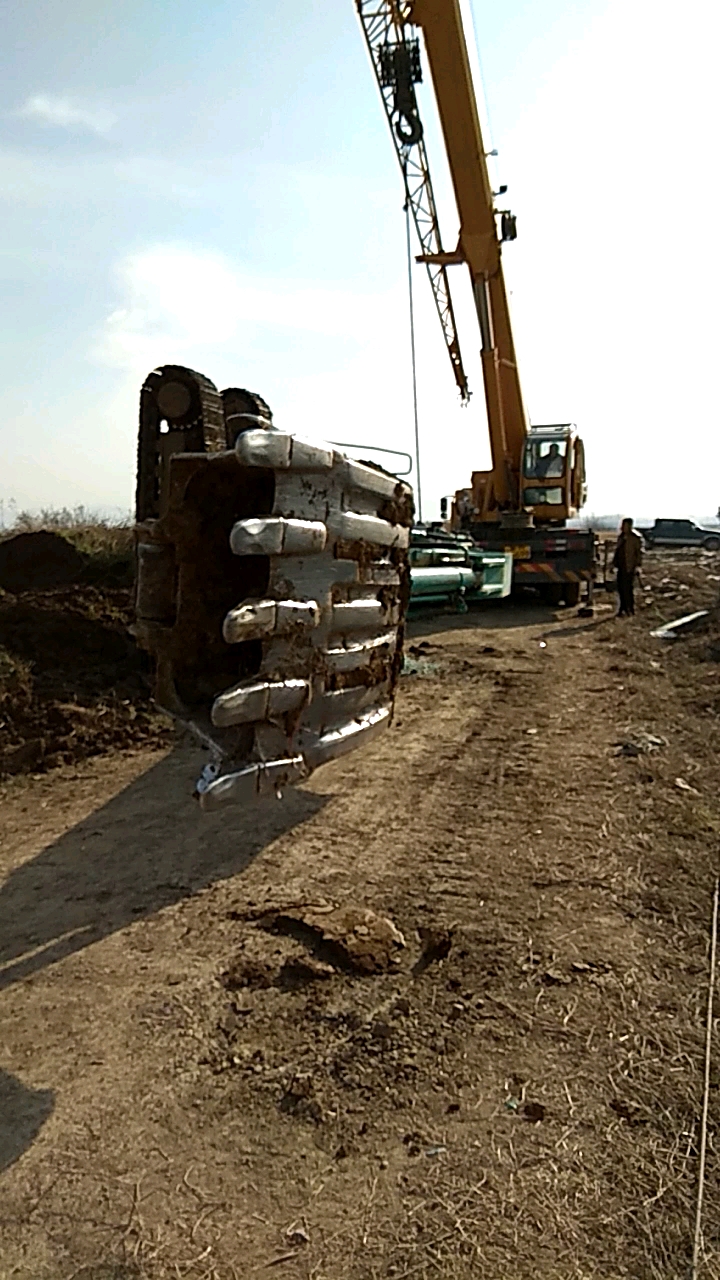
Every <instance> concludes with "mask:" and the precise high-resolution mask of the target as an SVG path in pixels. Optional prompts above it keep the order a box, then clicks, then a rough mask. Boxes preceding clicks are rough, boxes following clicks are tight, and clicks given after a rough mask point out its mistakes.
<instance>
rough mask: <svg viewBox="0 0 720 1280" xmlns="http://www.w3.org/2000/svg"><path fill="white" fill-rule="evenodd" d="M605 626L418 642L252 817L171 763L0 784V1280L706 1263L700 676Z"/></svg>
mask: <svg viewBox="0 0 720 1280" xmlns="http://www.w3.org/2000/svg"><path fill="white" fill-rule="evenodd" d="M680 576H682V575H680ZM685 598H686V597H685ZM674 611H675V612H676V613H677V612H678V609H677V608H676V607H675V609H674ZM610 613H611V611H610V609H609V606H607V605H604V604H603V605H602V607H601V610H600V611H599V613H598V615H597V617H596V618H595V619H594V620H593V621H591V622H584V621H581V620H579V619H577V618H576V617H573V616H570V615H568V617H567V618H564V617H563V616H562V614H558V615H549V614H548V615H543V614H542V613H539V612H538V611H537V610H532V611H522V610H519V609H513V608H510V609H508V608H506V607H498V608H496V609H492V608H488V609H487V610H486V611H483V612H482V613H480V614H473V615H470V616H469V617H467V618H465V619H462V618H460V619H458V618H455V617H451V618H450V617H448V618H441V619H434V620H429V621H425V622H422V623H415V624H413V628H412V636H411V640H410V644H411V646H412V648H411V651H410V657H411V659H412V663H411V668H412V669H413V670H414V674H409V675H407V676H405V677H404V678H403V681H402V688H401V694H400V698H399V704H398V711H397V716H396V721H395V724H394V726H393V728H392V730H391V731H390V733H389V734H388V735H386V737H385V739H384V740H382V741H381V742H379V743H378V744H376V745H375V746H373V747H371V748H369V749H367V750H366V751H364V752H362V753H360V754H358V755H357V756H355V757H351V758H349V759H348V760H347V761H339V762H337V763H336V764H334V765H331V766H329V767H327V768H325V769H324V770H322V771H320V773H319V774H318V775H316V776H315V777H314V778H313V779H312V780H311V782H310V783H309V784H308V785H307V786H306V787H305V788H304V789H302V790H300V791H298V792H296V793H294V794H291V795H288V796H287V797H286V798H285V799H283V800H282V802H279V803H273V804H271V805H268V806H267V807H265V808H262V809H260V810H257V811H254V812H252V813H249V814H243V813H237V812H233V811H228V813H227V815H217V816H215V815H214V816H212V817H202V816H201V815H200V814H199V813H198V812H197V811H196V810H195V808H194V807H193V805H192V803H191V801H190V799H189V791H190V789H191V784H192V782H193V780H194V777H195V775H196V773H197V771H198V768H199V765H200V763H201V762H202V756H201V755H199V754H198V753H196V752H194V751H193V750H192V749H189V748H187V747H186V748H182V749H179V750H175V751H173V752H170V753H164V752H162V751H157V750H154V751H153V750H143V751H139V752H136V753H135V754H124V755H119V756H115V757H112V756H110V757H100V758H98V759H95V760H92V761H86V762H84V763H81V764H79V765H74V766H71V767H66V768H63V769H58V770H55V771H53V772H50V773H48V774H46V775H42V776H36V777H30V778H26V779H15V780H14V781H13V783H12V784H11V785H8V786H7V787H6V788H5V790H4V793H3V798H2V844H1V845H0V868H1V869H2V873H3V876H4V880H3V882H2V886H1V888H0V988H2V990H0V1018H1V1019H2V1021H1V1026H2V1057H1V1058H0V1065H1V1066H2V1068H3V1071H1V1072H0V1110H1V1111H2V1116H3V1125H2V1127H0V1168H4V1169H5V1172H4V1173H3V1174H1V1175H0V1178H1V1180H2V1181H1V1184H0V1185H2V1195H1V1196H0V1237H1V1240H2V1244H1V1247H0V1277H2V1280H10V1277H11V1276H12V1277H13V1280H70V1277H73V1278H74V1280H141V1278H145V1277H147V1280H166V1278H168V1277H173V1278H177V1277H183V1278H184V1277H187V1278H188V1280H201V1278H203V1280H240V1278H241V1277H243V1278H244V1277H246V1276H254V1275H257V1276H259V1277H263V1276H268V1277H270V1276H274V1275H278V1276H287V1277H290V1278H292V1280H295V1278H296V1277H297V1278H302V1280H311V1278H312V1280H366V1278H367V1280H370V1278H371V1277H373V1278H375V1277H377V1278H379V1277H395V1280H400V1278H401V1277H402V1278H404V1277H410V1276H412V1277H413V1278H421V1277H431V1276H432V1277H437V1276H442V1277H462V1278H463V1280H464V1278H465V1277H468V1278H469V1277H471V1276H472V1277H481V1278H482V1280H498V1278H499V1277H501V1276H502V1277H504V1278H506V1280H526V1277H527V1278H528V1280H529V1278H530V1277H543V1278H545V1277H547V1278H548V1280H549V1278H550V1277H553V1280H557V1278H558V1277H568V1280H569V1278H570V1277H574V1278H577V1280H580V1278H581V1277H582V1278H583V1280H584V1278H585V1277H587V1278H589V1277H599V1276H602V1277H603V1280H614V1278H615V1277H621V1276H628V1277H629V1276H632V1277H635V1278H638V1277H661V1276H662V1277H663V1280H668V1278H669V1277H675V1276H678V1277H679V1276H684V1275H686V1274H687V1265H688V1258H689V1252H690V1249H691V1246H692V1228H693V1214H694V1197H695V1191H696V1180H697V1164H698V1160H697V1156H698V1142H699V1135H698V1121H699V1116H700V1111H701V1099H702V1056H703V1038H704V1016H705V1000H706V984H707V940H708V929H709V921H710V906H711V896H712V889H713V883H714V876H715V875H716V873H717V847H718V833H719V832H720V800H719V799H718V794H717V753H718V744H719V742H720V728H719V725H720V721H719V720H718V715H719V714H720V694H719V693H718V677H717V671H718V668H717V663H716V662H712V661H701V659H702V658H703V657H707V654H706V653H705V651H704V650H703V651H702V652H701V651H700V649H697V651H695V650H692V652H691V651H690V650H689V649H688V648H687V647H685V648H684V649H683V652H682V653H679V652H678V651H677V649H668V648H662V647H661V646H660V645H659V644H658V642H656V641H653V640H651V639H650V638H649V636H648V626H647V621H646V620H645V618H644V617H643V616H640V617H638V619H637V620H634V621H633V622H630V623H627V624H626V623H618V622H615V621H614V620H612V619H611V616H610ZM648 616H649V614H648ZM648 735H650V737H648ZM652 739H656V741H652ZM622 743H624V744H626V745H625V746H618V744H622ZM337 907H340V908H342V909H343V912H344V914H341V915H338V913H337V912H336V911H335V910H334V909H335V908H337ZM368 910H370V911H371V912H373V913H375V916H376V917H378V918H379V920H380V923H378V920H376V919H375V917H373V916H367V915H366V914H365V915H364V914H363V913H364V912H365V913H366V912H367V911H368ZM383 920H389V921H391V922H392V926H393V929H392V930H389V927H388V926H387V925H383V924H382V921H383ZM343 922H344V924H343ZM333 924H334V926H335V930H336V932H335V935H334V936H333V937H332V938H331V937H330V934H331V932H332V930H331V928H330V925H333ZM358 924H359V932H358V930H357V928H356V930H355V933H354V935H353V937H354V938H355V941H356V942H357V939H358V937H360V938H362V939H365V942H366V943H367V948H366V951H365V952H364V953H363V954H364V958H362V959H361V960H360V961H358V959H357V956H356V955H354V953H353V952H352V950H348V948H347V946H345V945H344V944H343V939H342V937H341V936H340V935H341V934H342V929H343V927H345V928H346V930H347V932H348V933H350V932H351V931H352V927H353V925H355V926H357V925H358ZM363 930H365V932H364V933H363ZM395 930H397V931H399V933H400V934H401V935H402V941H401V940H400V939H398V938H397V935H396V934H395V932H394V931H395ZM338 931H339V932H338ZM375 933H377V935H378V938H379V939H380V942H379V943H378V944H377V946H375V947H374V946H373V937H374V935H375ZM338 938H340V941H338ZM388 938H390V942H388ZM403 943H404V945H402V944H403ZM718 1083H720V1076H719V1075H718V1074H717V1070H716V1071H715V1074H714V1076H713V1090H712V1097H711V1120H712V1121H713V1122H716V1121H717V1119H718V1105H717V1088H718ZM711 1129H712V1125H711ZM707 1176H708V1190H707V1192H706V1204H707V1214H706V1220H705V1256H706V1263H705V1272H704V1275H706V1276H718V1275H720V1235H719V1234H718V1233H719V1232H720V1211H719V1208H718V1206H720V1197H719V1196H718V1191H719V1190H720V1178H719V1176H718V1168H717V1155H716V1151H715V1148H714V1146H713V1145H712V1144H711V1150H710V1158H709V1166H708V1175H707Z"/></svg>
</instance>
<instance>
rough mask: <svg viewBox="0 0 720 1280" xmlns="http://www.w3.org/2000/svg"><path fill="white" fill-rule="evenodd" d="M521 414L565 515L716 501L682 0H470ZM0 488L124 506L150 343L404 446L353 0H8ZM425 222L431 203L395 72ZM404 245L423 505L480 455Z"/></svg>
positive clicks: (0, 500)
mask: <svg viewBox="0 0 720 1280" xmlns="http://www.w3.org/2000/svg"><path fill="white" fill-rule="evenodd" d="M473 9H474V19H475V29H476V35H477V42H478V46H479V52H480V58H481V62H482V68H483V74H484V81H485V95H486V99H487V106H488V111H489V118H490V122H491V125H492V135H491V137H489V138H488V145H489V146H494V147H497V148H498V151H499V160H498V170H497V176H498V178H499V180H500V181H502V182H505V183H507V184H508V187H509V190H508V195H507V201H508V204H509V207H510V208H512V209H513V211H514V212H515V213H516V215H517V218H518V240H517V241H516V242H515V243H514V244H511V245H508V246H507V247H506V249H505V251H504V263H505V268H506V273H507V277H508V283H509V287H510V289H511V292H512V296H511V305H512V313H513V321H514V327H515V334H516V343H517V347H518V356H519V361H520V372H521V377H522V382H523V388H524V393H525V399H526V403H527V406H528V410H529V412H530V416H531V419H532V421H533V422H536V423H539V422H566V421H573V422H576V423H577V425H578V427H579V430H580V433H581V434H582V436H583V437H584V439H585V443H586V449H587V455H588V469H589V480H590V500H589V503H588V508H587V510H588V511H594V512H596V513H600V512H603V511H613V512H619V511H624V512H629V513H631V514H635V515H636V516H638V515H643V516H654V515H666V516H668V515H686V514H691V513H695V514H711V513H713V512H714V511H715V510H716V508H717V507H718V504H719V503H720V466H719V465H718V464H719V463H720V458H719V456H718V455H719V453H720V444H719V443H718V441H719V439H720V423H719V422H718V408H717V397H716V391H715V383H716V372H715V368H716V361H717V350H718V342H719V339H720V332H719V326H718V320H717V311H718V305H719V303H718V297H719V293H720V279H719V277H720V271H719V269H718V268H719V256H720V255H719V251H718V232H717V228H718V225H719V224H720V191H719V184H718V177H717V143H716V132H717V118H718V107H717V90H716V88H715V85H716V83H717V71H716V61H717V47H718V36H719V35H720V31H719V30H718V27H719V26H720V21H719V20H718V18H717V16H716V15H717V8H716V5H715V4H713V3H711V2H710V0H686V2H685V3H684V4H683V5H682V6H678V5H677V4H675V3H673V4H670V3H669V0H654V2H653V3H650V2H649V0H584V2H583V3H571V2H570V0H504V2H503V4H498V3H497V0H473ZM3 28H4V39H3V42H2V48H1V49H0V69H1V70H2V76H1V77H0V129H1V133H0V202H1V203H2V219H3V229H4V230H3V236H2V240H1V242H0V281H1V287H2V297H3V306H2V341H1V343H0V353H1V355H0V358H1V359H2V362H3V369H2V377H3V382H2V388H3V390H2V406H3V412H2V416H1V418H0V504H2V506H0V512H2V511H3V510H4V511H5V513H6V516H7V512H8V510H9V504H10V502H11V500H13V501H14V502H15V503H16V504H17V506H18V507H19V508H23V507H29V508H33V509H37V508H40V507H44V506H48V505H54V506H72V505H75V504H78V503H83V504H85V505H86V506H88V507H90V508H95V509H104V510H118V511H127V510H129V509H130V507H131V505H132V497H133V490H134V468H135V450H136V430H137V400H138V394H139V390H140V385H141V383H142V381H143V379H144V377H145V375H146V374H147V373H148V372H149V371H150V370H151V369H152V368H154V367H155V366H156V365H157V364H166V363H180V364H187V365H190V366H191V367H194V368H196V369H198V370H200V371H201V372H202V373H204V374H206V375H207V376H208V377H210V378H212V380H213V381H214V382H215V383H216V385H217V386H218V387H219V388H222V387H225V386H228V385H241V386H247V387H249V388H251V389H253V390H256V391H258V392H260V394H261V395H263V396H264V397H265V399H266V400H268V401H269V403H270V404H271V405H272V407H273V410H274V412H275V421H276V423H277V424H278V425H279V426H282V427H283V428H285V429H288V430H298V431H302V432H305V433H308V432H309V433H311V434H314V435H320V436H325V437H326V438H329V439H332V440H347V441H356V440H357V441H362V442H363V443H366V444H368V445H387V446H389V447H391V448H396V449H406V450H408V451H410V450H411V449H412V447H413V446H412V440H413V421H412V399H411V381H410V360H409V336H408V300H407V281H406V261H405V227H404V217H403V213H402V201H403V194H402V185H401V179H400V174H399V171H398V168H397V162H396V160H395V155H394V151H393V147H392V143H391V140H390V137H389V133H388V130H387V125H386V122H385V118H384V114H383V112H382V108H381V103H380V99H379V95H378V92H377V89H376V86H375V81H374V77H373V74H372V70H371V68H370V65H369V62H368V59H367V55H366V52H365V47H364V42H363V39H362V34H361V31H360V27H359V24H358V20H357V17H356V14H355V6H354V3H353V0H306V3H303V4H298V3H297V0H262V2H261V0H254V2H252V3H251V2H250V0H233V3H228V0H206V3H205V4H203V5H197V4H195V3H194V4H192V5H190V4H189V3H188V2H187V0H176V2H175V3H171V4H165V5H160V4H150V3H148V0H68V3H66V4H65V5H62V6H58V5H57V4H56V3H53V2H52V0H5V4H4V5H3ZM422 113H423V119H424V122H425V125H426V133H427V141H428V148H429V151H430V162H431V167H432V170H433V177H434V181H435V185H436V189H437V192H438V194H439V197H440V210H441V220H442V227H443V238H444V240H445V243H446V247H448V248H452V247H454V244H455V241H456V237H457V215H456V213H455V211H454V208H453V204H452V199H451V195H450V190H449V184H448V179H447V174H446V167H445V159H444V154H443V149H442V144H441V141H440V136H439V130H438V126H437V122H436V120H435V114H434V103H433V100H432V93H431V89H430V87H429V85H426V86H424V87H423V90H422ZM451 279H452V282H453V284H454V285H455V296H456V300H457V306H458V310H459V312H460V315H461V321H462V324H461V340H462V346H463V353H464V356H465V361H466V366H467V367H468V369H469V372H470V375H471V378H472V387H473V390H474V396H473V400H472V402H471V406H470V408H469V409H462V408H461V407H460V405H459V403H458V399H457V395H456V391H455V384H454V380H453V377H452V373H451V370H450V365H449V361H448V360H447V356H446V354H445V350H444V346H443V342H442V337H441V333H440V329H439V326H438V323H437V320H436V317H435V314H434V309H433V305H432V300H431V296H430V292H429V288H428V285H427V280H426V277H425V274H424V269H423V268H422V267H416V268H415V299H416V309H417V321H418V351H419V408H420V431H421V442H422V473H423V474H422V478H423V502H424V508H425V515H426V517H431V518H432V517H434V516H436V515H437V513H438V508H439V499H440V497H441V496H442V495H443V494H446V493H450V492H452V491H454V490H455V489H456V488H460V487H464V486H465V485H467V484H468V483H469V478H470V473H471V471H472V470H473V469H474V468H477V467H482V466H486V465H487V462H488V457H489V449H488V444H487V433H486V427H485V423H484V416H483V396H482V385H481V376H480V366H479V359H478V356H477V349H478V347H479V335H478V332H477V325H476V322H475V320H474V316H473V313H472V310H471V309H470V307H469V305H468V304H469V297H468V293H469V291H468V288H467V283H466V279H465V272H464V268H454V274H453V275H452V277H451Z"/></svg>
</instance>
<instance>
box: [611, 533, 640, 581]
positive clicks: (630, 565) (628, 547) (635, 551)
mask: <svg viewBox="0 0 720 1280" xmlns="http://www.w3.org/2000/svg"><path fill="white" fill-rule="evenodd" d="M642 553H643V541H642V538H641V537H640V534H639V533H636V532H635V530H634V529H631V530H630V532H629V533H621V534H620V537H619V538H618V540H617V545H616V547H615V555H614V556H613V569H617V570H618V571H619V572H620V573H634V572H635V570H636V569H639V568H640V565H641V564H642Z"/></svg>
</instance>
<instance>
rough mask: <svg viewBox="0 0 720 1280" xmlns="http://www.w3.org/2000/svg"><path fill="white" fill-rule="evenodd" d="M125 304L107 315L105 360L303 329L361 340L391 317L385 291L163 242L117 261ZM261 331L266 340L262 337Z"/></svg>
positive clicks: (221, 345)
mask: <svg viewBox="0 0 720 1280" xmlns="http://www.w3.org/2000/svg"><path fill="white" fill-rule="evenodd" d="M116 280H117V284H118V286H119V288H118V292H119V295H120V297H119V301H120V302H121V306H120V307H119V308H118V309H117V310H115V311H114V312H113V313H112V314H111V315H109V316H108V318H107V320H106V322H105V326H104V330H103V333H102V335H101V336H100V337H99V341H98V342H97V344H96V346H95V349H94V352H93V354H94V356H95V358H96V359H99V360H100V362H101V363H103V364H106V365H110V366H112V367H114V368H124V369H128V370H133V371H137V370H140V369H142V370H144V369H145V368H146V367H147V368H150V367H152V364H153V362H157V361H160V362H161V363H162V362H163V361H164V360H167V358H168V357H167V353H168V352H169V351H170V352H175V354H176V356H182V357H184V358H189V357H190V355H191V353H200V352H208V351H209V352H214V353H219V352H220V351H224V350H234V349H236V347H237V344H238V343H240V342H242V343H243V344H248V343H252V342H255V343H257V340H258V337H259V335H260V334H262V335H263V338H264V340H265V341H266V342H269V341H270V340H271V335H273V334H274V335H275V339H276V340H278V339H281V338H283V337H284V338H285V339H286V340H288V341H292V335H293V334H295V335H299V334H302V335H304V336H305V338H306V339H309V340H314V341H315V344H316V347H317V350H318V353H319V352H320V350H321V349H322V346H323V343H325V342H327V341H328V340H329V339H332V338H336V337H337V335H338V334H342V335H343V337H344V339H345V340H346V341H347V342H348V343H349V344H351V345H355V346H357V345H358V344H359V345H362V344H363V342H364V341H366V335H367V333H368V332H371V331H375V332H376V333H377V331H378V330H379V329H382V328H383V325H384V324H387V317H388V313H389V312H390V313H392V310H393V298H392V296H391V295H390V296H388V295H386V294H381V295H374V294H362V293H359V292H355V291H343V290H332V289H323V288H305V287H303V286H301V285H292V284H291V285H279V284H278V282H277V281H276V280H272V279H270V280H264V279H262V278H257V277H250V276H248V275H246V274H245V273H243V272H242V271H241V270H239V269H238V268H237V267H236V266H235V265H234V264H233V263H232V262H230V261H228V260H227V259H226V258H224V257H223V256H222V255H221V254H216V253H208V252H201V251H197V250H193V249H189V248H183V247H176V246H173V245H158V246H155V247H153V248H150V249H147V250H145V251H142V252H139V253H135V254H130V255H129V256H128V257H127V258H125V259H124V261H123V262H121V263H120V264H119V266H118V267H117V269H116ZM263 338H261V339H260V340H261V342H262V341H263Z"/></svg>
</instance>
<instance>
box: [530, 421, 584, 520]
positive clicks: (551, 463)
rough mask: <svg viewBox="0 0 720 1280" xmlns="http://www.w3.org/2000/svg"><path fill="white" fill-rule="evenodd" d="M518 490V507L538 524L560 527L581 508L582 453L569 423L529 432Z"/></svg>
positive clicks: (578, 441)
mask: <svg viewBox="0 0 720 1280" xmlns="http://www.w3.org/2000/svg"><path fill="white" fill-rule="evenodd" d="M521 486H522V494H521V505H522V506H523V508H524V509H525V510H526V511H528V510H529V511H531V512H532V513H533V516H534V517H535V520H536V522H537V523H538V524H564V523H565V521H566V520H567V519H568V517H569V516H571V515H574V514H575V512H576V511H577V510H578V509H579V508H580V507H582V506H583V504H584V502H585V498H586V495H587V484H586V480H585V451H584V448H583V443H582V441H581V440H580V438H579V437H578V434H577V430H576V428H575V426H574V424H573V423H563V424H560V425H553V426H538V427H531V428H530V430H529V431H528V435H527V439H526V441H525V448H524V451H523V461H522V477H521Z"/></svg>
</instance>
